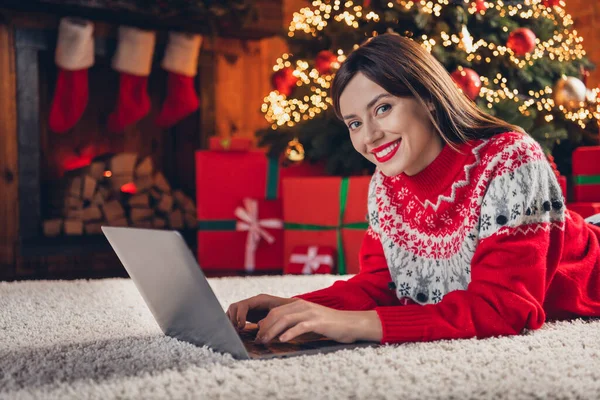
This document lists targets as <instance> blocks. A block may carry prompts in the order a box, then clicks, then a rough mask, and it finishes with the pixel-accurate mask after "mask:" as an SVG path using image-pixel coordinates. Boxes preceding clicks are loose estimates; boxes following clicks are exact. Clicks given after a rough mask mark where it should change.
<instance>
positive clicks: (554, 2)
mask: <svg viewBox="0 0 600 400" xmlns="http://www.w3.org/2000/svg"><path fill="white" fill-rule="evenodd" d="M542 4H543V5H544V7H548V8H550V7H554V6H560V0H544V1H543V2H542Z"/></svg>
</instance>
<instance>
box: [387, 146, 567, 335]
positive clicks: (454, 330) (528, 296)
mask: <svg viewBox="0 0 600 400" xmlns="http://www.w3.org/2000/svg"><path fill="white" fill-rule="evenodd" d="M525 144H526V145H522V146H518V147H517V148H513V149H512V150H510V152H509V150H504V151H503V152H502V153H506V154H498V156H497V157H495V158H496V165H495V166H492V168H491V169H490V171H491V172H490V174H489V175H490V181H489V184H488V186H487V188H486V190H485V194H484V195H483V196H482V202H481V213H480V219H479V223H478V229H479V238H478V240H479V242H478V243H477V247H476V249H475V252H474V255H473V258H472V260H471V281H470V283H469V284H468V286H467V289H466V290H456V291H453V292H450V293H448V294H446V295H445V296H444V298H443V299H442V300H441V301H440V302H439V303H437V304H428V305H424V306H420V305H408V306H403V307H377V308H376V311H377V313H378V315H379V318H380V319H381V322H382V326H383V338H382V343H400V342H410V341H431V340H439V339H457V338H471V337H478V338H485V337H491V336H501V335H514V334H518V333H520V332H521V331H522V330H523V329H525V328H529V329H537V328H539V327H541V326H542V324H543V323H544V321H545V317H546V316H545V313H544V309H543V303H544V297H545V292H546V286H547V281H548V280H549V278H550V277H551V276H552V274H553V272H554V270H555V269H556V266H557V264H558V260H559V259H560V255H561V253H562V247H561V246H562V234H563V231H564V217H565V210H564V208H565V207H564V199H563V198H562V194H561V191H560V187H559V185H558V182H557V180H556V177H555V176H554V174H553V172H552V170H551V168H550V166H549V164H548V163H547V161H546V159H545V157H544V155H543V152H542V150H541V149H540V148H539V146H537V144H532V143H529V142H526V143H525Z"/></svg>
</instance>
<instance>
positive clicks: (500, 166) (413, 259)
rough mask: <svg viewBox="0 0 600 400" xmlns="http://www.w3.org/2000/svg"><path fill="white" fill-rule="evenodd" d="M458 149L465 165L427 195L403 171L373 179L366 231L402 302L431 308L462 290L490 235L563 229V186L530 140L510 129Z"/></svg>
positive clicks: (539, 148)
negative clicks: (378, 244) (375, 242)
mask: <svg viewBox="0 0 600 400" xmlns="http://www.w3.org/2000/svg"><path fill="white" fill-rule="evenodd" d="M458 150H459V151H460V152H462V153H463V155H464V157H465V158H466V159H467V160H468V162H466V163H465V164H464V167H463V168H462V169H461V170H457V171H456V174H457V175H456V176H455V177H452V178H453V179H452V180H449V181H450V182H451V184H450V185H448V187H446V188H435V189H436V190H435V191H433V190H432V192H434V193H435V196H432V197H431V198H427V197H428V196H427V195H428V194H427V193H423V192H420V191H415V190H413V189H414V188H413V187H411V182H410V179H411V177H407V176H406V175H403V174H402V175H399V176H396V177H391V178H390V177H386V176H385V175H383V174H382V173H381V172H380V171H376V172H375V174H374V175H373V178H372V180H371V185H370V188H369V200H368V209H369V229H368V231H367V233H368V235H370V236H371V237H372V238H375V239H377V240H379V241H380V242H381V245H382V247H383V252H384V255H385V258H386V260H387V264H388V267H389V270H390V274H391V277H392V280H393V281H394V284H395V288H396V289H395V290H396V295H397V297H398V298H399V299H403V298H409V299H411V300H412V301H414V302H415V303H418V304H434V303H439V302H440V301H441V300H442V298H443V297H444V296H445V295H446V294H448V293H450V292H452V291H455V290H466V289H467V286H468V285H469V282H470V281H471V260H472V258H473V255H474V253H475V249H476V248H477V246H478V244H479V243H480V242H481V241H482V240H485V239H486V238H488V237H490V236H492V235H494V234H498V235H504V234H516V233H518V232H528V231H530V230H533V231H535V230H538V229H553V228H557V229H564V219H565V218H566V217H567V216H568V214H567V213H566V212H565V207H564V199H563V198H562V192H561V189H560V186H559V184H558V181H557V180H556V176H555V175H554V172H553V171H552V168H551V167H550V165H549V163H548V162H547V160H546V158H545V156H544V154H543V151H542V149H541V147H540V146H539V144H538V143H537V142H535V140H534V139H533V138H531V137H530V136H527V135H523V134H520V133H513V132H511V133H505V134H501V135H496V136H494V137H493V138H491V139H485V140H477V141H474V142H472V143H469V144H465V145H461V146H459V149H458ZM450 151H453V150H452V149H450V148H448V146H446V147H445V148H444V150H442V152H446V153H447V152H450ZM439 158H440V159H443V156H442V157H439ZM436 162H442V161H439V160H436ZM448 173H453V171H449V172H448Z"/></svg>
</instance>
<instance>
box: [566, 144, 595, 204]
mask: <svg viewBox="0 0 600 400" xmlns="http://www.w3.org/2000/svg"><path fill="white" fill-rule="evenodd" d="M572 161H573V197H574V199H575V201H576V202H584V203H587V202H600V146H589V147H578V148H577V149H575V151H573V159H572Z"/></svg>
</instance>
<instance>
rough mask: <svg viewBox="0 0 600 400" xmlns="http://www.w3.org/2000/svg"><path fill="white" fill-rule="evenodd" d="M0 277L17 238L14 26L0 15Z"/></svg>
mask: <svg viewBox="0 0 600 400" xmlns="http://www.w3.org/2000/svg"><path fill="white" fill-rule="evenodd" d="M0 49H3V50H2V51H0V77H2V79H0V193H2V201H1V202H0V279H4V278H5V277H11V276H12V275H13V274H14V267H15V246H16V243H17V239H18V233H19V232H18V228H17V226H18V218H19V209H18V180H19V175H18V170H17V162H18V160H17V104H16V74H15V59H14V52H13V51H12V50H11V49H14V36H13V29H12V27H11V26H9V25H8V24H7V23H6V22H5V21H3V20H2V16H1V15H0Z"/></svg>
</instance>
